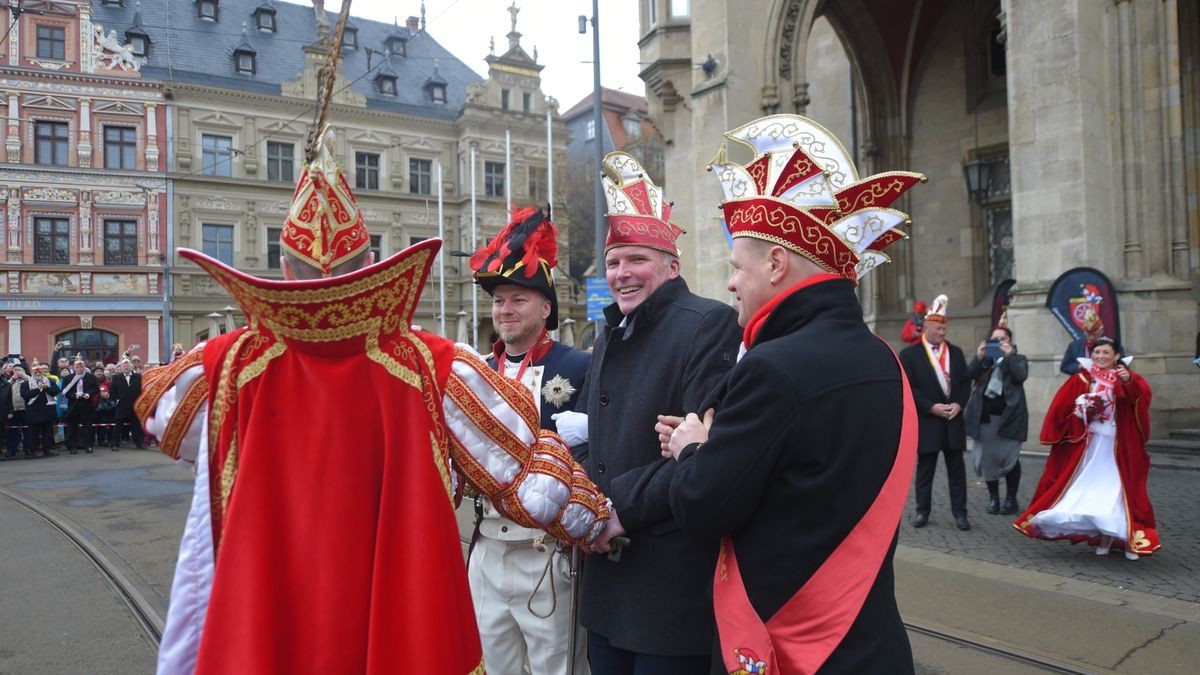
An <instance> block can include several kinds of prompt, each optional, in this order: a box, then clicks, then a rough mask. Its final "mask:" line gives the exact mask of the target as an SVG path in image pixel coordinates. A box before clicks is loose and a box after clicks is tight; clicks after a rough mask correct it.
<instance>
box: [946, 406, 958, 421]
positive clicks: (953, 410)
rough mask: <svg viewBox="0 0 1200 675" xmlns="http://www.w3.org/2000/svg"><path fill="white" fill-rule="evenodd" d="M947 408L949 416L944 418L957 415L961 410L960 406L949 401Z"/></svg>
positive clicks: (951, 417)
mask: <svg viewBox="0 0 1200 675" xmlns="http://www.w3.org/2000/svg"><path fill="white" fill-rule="evenodd" d="M949 408H950V416H949V417H947V418H946V419H948V420H952V419H954V418H955V417H958V414H959V413H960V412H962V406H961V405H959V404H957V403H951V404H950V406H949Z"/></svg>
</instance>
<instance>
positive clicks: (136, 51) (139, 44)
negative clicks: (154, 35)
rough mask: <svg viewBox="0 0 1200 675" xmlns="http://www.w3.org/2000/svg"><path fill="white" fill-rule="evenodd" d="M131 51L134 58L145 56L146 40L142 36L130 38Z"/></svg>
mask: <svg viewBox="0 0 1200 675" xmlns="http://www.w3.org/2000/svg"><path fill="white" fill-rule="evenodd" d="M129 51H131V52H133V55H134V56H145V55H146V53H147V51H146V38H145V37H144V36H141V35H131V36H129Z"/></svg>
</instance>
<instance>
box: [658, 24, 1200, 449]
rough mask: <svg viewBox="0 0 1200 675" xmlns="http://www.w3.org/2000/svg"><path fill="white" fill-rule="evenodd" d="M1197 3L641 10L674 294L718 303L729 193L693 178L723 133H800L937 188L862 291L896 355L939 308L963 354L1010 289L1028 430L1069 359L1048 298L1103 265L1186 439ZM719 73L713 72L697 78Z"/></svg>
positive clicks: (1193, 418) (1158, 410)
mask: <svg viewBox="0 0 1200 675" xmlns="http://www.w3.org/2000/svg"><path fill="white" fill-rule="evenodd" d="M1198 5H1200V3H1197V1H1196V0H1108V1H1103V0H1059V1H1056V2H1041V1H1039V0H1004V1H1003V2H998V1H997V0H966V1H963V2H950V1H949V0H747V2H742V3H727V2H724V0H690V2H689V1H687V0H641V2H640V6H641V31H640V42H639V44H640V45H641V53H642V61H643V62H645V63H646V64H647V65H646V66H645V68H644V70H643V72H642V77H643V78H644V79H645V81H646V83H647V94H648V98H649V99H650V114H651V116H652V117H653V118H654V119H655V120H656V122H657V124H658V127H659V129H660V130H661V131H662V132H663V134H664V136H665V137H666V139H667V157H666V167H667V184H668V185H670V186H671V191H670V197H671V198H672V199H674V200H675V201H676V207H675V214H676V216H677V217H678V218H679V219H680V222H681V223H682V224H684V226H685V227H688V228H689V229H690V233H689V235H688V236H686V237H684V238H683V239H682V240H681V243H682V245H683V246H684V249H685V250H684V257H683V260H684V268H685V275H686V276H687V277H688V278H689V281H690V282H691V283H693V285H694V287H695V288H697V289H698V290H699V291H700V292H702V293H705V294H708V295H711V296H713V297H719V298H725V297H728V295H727V293H726V292H725V290H724V282H725V278H726V277H727V265H726V262H725V260H726V257H727V255H728V247H727V244H726V243H725V239H724V237H723V236H722V235H721V233H720V228H721V227H722V224H721V221H720V218H719V212H718V211H717V209H716V208H715V206H716V204H717V203H718V201H719V198H720V192H719V189H718V187H717V185H716V181H715V179H713V178H712V176H711V175H709V174H707V173H706V172H705V170H704V169H705V167H706V165H707V163H708V162H709V160H710V159H711V158H712V157H713V155H714V154H715V153H716V151H717V148H718V146H719V144H720V141H721V134H722V133H723V132H724V131H726V130H727V129H730V128H733V127H735V126H737V125H739V124H742V123H744V122H746V121H749V120H751V119H753V118H755V117H758V116H761V115H764V114H770V113H779V112H796V113H802V114H806V115H808V116H810V117H813V118H814V119H816V120H818V121H820V122H822V123H823V124H825V125H826V126H829V127H830V128H831V129H832V130H833V131H834V132H835V133H836V134H837V135H838V136H839V137H840V138H841V139H842V141H843V142H844V143H845V144H846V145H847V147H848V148H849V150H850V152H852V153H853V156H855V157H856V158H857V161H858V165H859V169H860V172H878V171H885V170H889V169H907V170H912V171H920V172H922V173H924V174H926V175H927V176H928V177H929V182H928V183H927V184H925V185H921V186H918V187H916V188H914V189H913V190H912V191H911V192H910V193H909V194H910V196H909V197H908V198H907V201H906V203H904V204H903V205H902V206H901V208H902V209H903V210H905V211H907V212H908V213H910V214H912V219H913V225H912V227H911V229H910V234H911V239H910V240H909V241H908V242H907V243H906V244H905V245H904V246H900V245H897V246H894V247H893V248H898V249H900V250H899V251H898V252H897V253H895V254H894V255H893V264H892V265H890V266H887V267H886V268H884V269H882V270H880V271H877V272H875V273H874V274H873V276H872V277H870V278H868V279H867V280H866V281H865V282H864V284H863V285H862V287H861V295H862V298H863V305H864V308H865V310H866V312H867V314H868V319H869V320H870V321H871V322H872V323H873V325H874V326H875V328H876V330H877V332H878V333H879V334H880V335H883V336H884V337H886V338H888V339H889V340H892V341H893V342H898V336H899V332H900V327H901V323H902V321H903V320H904V318H905V314H906V312H907V311H908V310H909V309H910V308H911V306H912V303H913V301H915V300H918V299H922V300H925V301H927V302H928V301H929V300H930V299H931V298H932V297H933V296H934V295H936V294H938V293H942V292H945V293H947V294H948V295H949V296H950V298H951V304H950V313H951V317H952V321H951V324H950V333H949V335H950V338H951V340H953V341H955V342H957V343H959V344H961V345H963V346H964V348H965V349H966V351H971V350H972V349H971V348H972V347H973V346H974V345H976V344H977V343H978V341H979V340H981V339H982V338H983V337H984V336H985V333H986V331H987V330H988V327H989V323H990V321H991V311H990V310H991V302H992V295H993V291H994V290H995V288H996V286H997V284H998V283H1000V282H1002V281H1003V280H1004V279H1006V278H1012V279H1015V280H1016V285H1015V286H1014V287H1013V289H1012V304H1011V306H1010V310H1009V320H1010V325H1011V327H1012V329H1013V331H1014V333H1015V336H1016V341H1017V342H1018V344H1019V345H1020V348H1021V350H1022V352H1023V353H1025V354H1026V355H1027V356H1028V357H1029V358H1030V361H1031V375H1030V379H1029V382H1028V383H1027V384H1026V389H1027V392H1028V393H1029V397H1030V403H1031V406H1030V407H1031V414H1032V415H1033V419H1034V421H1035V424H1036V423H1037V421H1038V420H1040V418H1041V417H1040V415H1041V412H1042V411H1043V410H1044V409H1045V407H1046V405H1047V403H1048V401H1049V398H1050V397H1051V396H1052V394H1053V392H1054V391H1055V390H1056V388H1057V386H1058V385H1059V384H1060V383H1061V378H1062V376H1061V375H1060V374H1059V373H1058V364H1059V360H1060V358H1061V356H1062V353H1063V350H1064V348H1065V346H1066V343H1067V341H1068V340H1067V336H1066V333H1065V332H1064V331H1063V330H1062V328H1061V327H1060V326H1059V325H1058V323H1057V321H1056V320H1055V319H1054V318H1053V317H1052V315H1051V314H1050V312H1049V311H1048V310H1047V309H1046V308H1045V300H1046V296H1047V292H1048V289H1049V287H1050V284H1051V282H1053V280H1054V279H1055V278H1056V277H1057V276H1058V275H1059V274H1061V273H1062V272H1064V271H1065V270H1067V269H1070V268H1072V267H1076V266H1090V267H1095V268H1097V269H1100V270H1102V271H1103V272H1105V273H1106V274H1107V275H1108V276H1109V278H1111V279H1112V280H1113V282H1114V284H1115V286H1116V290H1117V294H1118V299H1119V305H1120V313H1121V329H1122V335H1121V338H1122V339H1123V341H1124V343H1125V345H1126V349H1127V350H1128V351H1129V353H1131V354H1133V355H1135V357H1136V360H1135V367H1136V368H1137V369H1138V370H1139V371H1140V372H1141V373H1143V374H1144V375H1146V376H1147V377H1148V379H1149V380H1150V382H1151V384H1152V386H1153V387H1154V389H1155V398H1154V405H1153V412H1154V416H1155V428H1154V433H1155V435H1156V436H1162V435H1165V434H1166V433H1167V432H1168V430H1169V429H1170V428H1178V427H1183V426H1197V425H1198V423H1200V409H1198V408H1197V401H1198V400H1200V380H1198V378H1197V374H1196V369H1195V366H1193V365H1192V364H1191V360H1192V347H1193V345H1194V339H1195V337H1196V332H1197V328H1198V311H1197V300H1198V297H1200V296H1198V290H1200V281H1198V278H1197V269H1198V268H1200V247H1198V245H1200V161H1198V157H1197V152H1198V151H1197V150H1196V148H1197V147H1200V144H1198V142H1197V141H1198V140H1200V138H1198V136H1197V135H1198V133H1200V7H1198ZM747 36H755V37H754V38H753V39H749V38H748V37H747ZM709 56H711V57H712V58H713V60H715V61H716V65H717V67H716V68H715V69H713V68H698V67H696V65H697V64H700V63H703V62H705V61H707V60H708V57H709ZM743 159H749V158H743ZM975 162H978V163H981V164H985V165H987V167H988V168H990V169H991V171H990V175H991V179H990V181H989V182H988V183H987V184H986V185H984V186H982V187H981V189H980V190H978V191H977V193H976V194H974V195H971V194H968V191H967V187H966V184H965V182H964V171H963V167H964V164H971V163H975ZM1033 431H1034V435H1035V436H1034V437H1035V438H1036V429H1034V430H1033Z"/></svg>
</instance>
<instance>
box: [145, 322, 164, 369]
mask: <svg viewBox="0 0 1200 675" xmlns="http://www.w3.org/2000/svg"><path fill="white" fill-rule="evenodd" d="M158 321H159V316H158V315H157V314H154V315H150V316H147V317H146V360H147V361H157V362H159V363H164V362H165V361H164V360H163V356H162V345H161V344H160V341H161V336H160V335H159V328H158Z"/></svg>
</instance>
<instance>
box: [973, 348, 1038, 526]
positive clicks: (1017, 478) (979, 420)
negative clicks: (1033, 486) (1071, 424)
mask: <svg viewBox="0 0 1200 675" xmlns="http://www.w3.org/2000/svg"><path fill="white" fill-rule="evenodd" d="M967 374H968V375H969V376H970V377H971V379H972V380H973V381H974V382H975V387H974V390H973V391H972V392H971V399H970V400H969V401H967V408H966V410H965V411H964V412H963V417H964V420H965V422H966V425H967V435H968V436H970V437H971V438H974V439H975V450H974V452H973V457H972V459H973V460H974V461H973V463H974V465H975V474H976V475H978V476H982V477H983V480H984V482H985V483H987V489H988V506H987V512H988V513H991V514H997V513H1003V514H1005V515H1008V514H1012V513H1016V512H1017V508H1018V507H1017V489H1018V488H1019V487H1020V485H1021V444H1022V443H1024V442H1025V439H1026V437H1027V436H1028V434H1029V410H1028V408H1026V406H1025V378H1027V377H1029V362H1028V361H1027V360H1026V359H1025V357H1024V356H1023V355H1021V354H1018V353H1017V346H1016V345H1015V344H1013V341H1012V331H1011V330H1009V329H1008V327H1007V326H997V327H996V329H995V330H993V331H992V335H991V337H990V338H988V339H987V340H984V341H983V342H980V343H979V348H978V349H976V350H975V357H974V358H972V359H971V363H970V365H968V366H967ZM1001 476H1003V477H1004V482H1005V488H1006V490H1005V495H1004V504H1003V505H1001V504H1000V478H1001Z"/></svg>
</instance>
